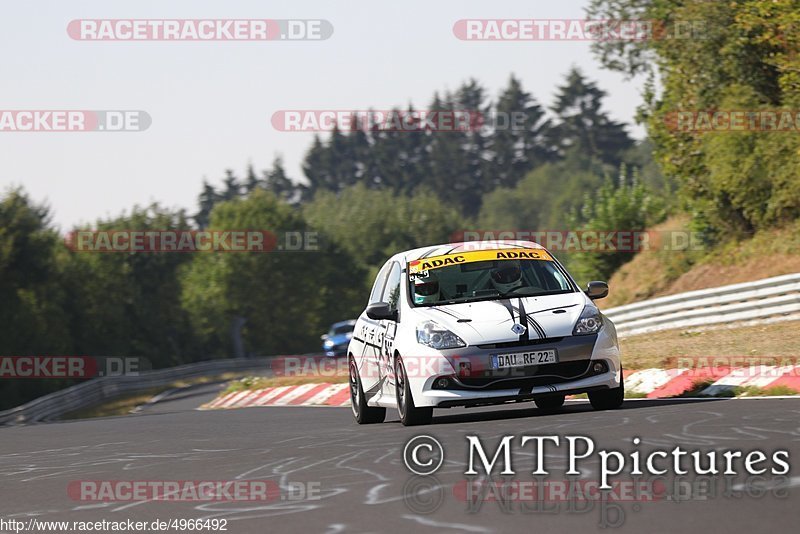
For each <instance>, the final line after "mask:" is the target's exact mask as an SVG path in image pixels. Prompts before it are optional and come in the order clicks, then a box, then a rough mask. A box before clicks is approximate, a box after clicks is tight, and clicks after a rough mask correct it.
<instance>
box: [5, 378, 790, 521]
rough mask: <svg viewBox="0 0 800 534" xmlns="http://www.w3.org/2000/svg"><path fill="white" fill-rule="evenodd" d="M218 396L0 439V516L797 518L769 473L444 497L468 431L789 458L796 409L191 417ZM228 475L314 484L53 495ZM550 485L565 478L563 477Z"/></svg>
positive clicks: (526, 472)
mask: <svg viewBox="0 0 800 534" xmlns="http://www.w3.org/2000/svg"><path fill="white" fill-rule="evenodd" d="M219 387H220V386H218V385H217V386H213V385H206V386H201V387H198V388H193V389H190V390H187V391H182V392H179V393H177V394H176V395H174V396H173V397H171V398H168V399H166V401H165V402H162V403H159V404H156V405H153V406H151V407H149V408H148V409H146V410H145V411H143V412H142V413H140V414H137V415H133V416H127V417H115V418H103V419H94V420H86V421H73V422H63V423H53V424H43V425H34V426H28V427H5V428H2V429H0V474H2V479H3V491H2V499H0V516H2V517H3V518H5V519H12V518H13V519H18V520H26V521H27V520H28V519H29V518H31V517H37V518H38V519H40V520H52V521H96V520H102V519H107V520H127V519H131V520H134V521H152V520H154V519H163V520H168V519H176V518H187V519H188V518H191V519H199V518H225V519H227V521H228V523H227V531H228V532H233V533H239V532H247V533H265V532H329V533H336V532H410V531H413V532H457V531H463V532H512V531H518V532H523V531H524V532H582V531H587V530H588V531H595V530H602V531H604V532H609V531H612V532H613V531H615V530H619V531H623V532H725V533H736V532H767V531H770V532H795V531H796V530H797V525H798V520H800V498H798V495H799V494H800V476H798V473H797V468H794V469H793V470H792V472H791V473H790V474H789V476H787V477H783V479H782V481H779V482H776V479H774V478H773V477H772V476H767V477H766V478H763V479H759V480H749V479H745V478H744V477H741V478H740V479H738V482H736V481H734V482H732V483H730V484H729V485H728V487H727V490H726V489H725V488H723V485H724V484H725V483H726V482H725V481H724V480H723V479H722V478H721V477H717V478H715V479H713V480H714V481H719V483H720V488H719V491H717V492H716V494H711V495H709V494H708V493H707V492H706V493H704V494H703V495H700V493H699V490H698V488H700V486H701V484H696V485H695V486H696V488H695V489H692V490H686V488H687V487H693V486H692V484H690V483H689V482H686V481H684V482H686V483H684V484H683V485H681V486H680V487H681V488H683V490H684V493H683V494H682V495H683V498H679V497H680V494H679V492H678V491H677V488H678V487H679V485H677V484H673V482H674V481H673V480H670V481H669V483H668V484H666V487H667V488H669V493H670V495H672V496H673V497H672V498H661V499H658V500H655V501H652V500H645V501H642V500H634V501H628V500H626V501H615V502H604V503H603V502H599V501H592V500H588V501H587V500H584V501H582V502H580V503H577V506H572V507H571V506H570V504H576V503H567V502H565V501H557V500H556V501H553V502H548V503H544V505H543V506H531V503H529V502H528V503H521V502H518V501H517V502H511V503H504V504H503V506H501V504H502V503H498V502H496V501H489V502H483V503H482V504H481V505H480V506H479V507H474V506H473V505H472V504H471V503H468V502H466V500H465V499H464V498H463V492H461V493H459V492H458V491H456V490H455V489H454V488H455V487H458V483H459V482H462V484H463V481H464V480H465V476H464V471H465V470H466V463H467V452H468V448H467V445H466V443H467V442H466V438H465V436H466V435H477V436H480V438H481V439H482V440H485V442H486V443H492V444H496V443H497V441H498V440H499V439H500V438H501V437H502V436H505V435H515V436H518V437H519V436H521V435H560V436H563V435H586V436H590V437H592V438H593V439H594V440H595V442H596V444H597V446H598V448H606V449H619V450H622V451H625V450H630V449H631V448H632V447H633V445H632V443H631V439H632V438H633V437H634V436H639V437H641V439H642V445H641V446H640V447H641V448H642V450H646V449H645V447H646V446H652V447H661V448H671V447H674V446H675V445H678V444H680V445H682V446H683V447H686V448H696V449H702V450H707V449H713V448H720V449H725V448H736V449H740V450H743V451H750V450H752V449H759V450H765V451H767V452H769V451H771V450H774V449H777V448H785V449H788V450H789V451H790V454H791V457H790V459H791V461H800V399H763V400H760V399H757V400H714V401H666V400H662V401H650V400H632V401H628V402H626V404H625V406H624V407H623V409H621V410H618V411H613V412H595V411H592V410H591V408H590V407H589V405H588V404H587V403H585V402H575V403H569V404H568V405H567V407H566V408H565V409H564V411H562V412H561V413H557V414H544V413H541V412H539V411H537V410H536V409H535V408H533V405H522V406H519V407H513V408H492V409H473V410H461V409H459V410H455V409H454V410H450V411H447V410H440V411H438V412H436V413H435V418H434V424H432V425H431V426H428V427H416V428H414V427H410V428H405V427H403V426H402V425H400V424H399V422H398V421H397V419H396V415H395V414H394V413H393V412H392V411H389V417H388V421H387V422H386V423H384V424H382V425H369V426H357V425H356V424H355V423H354V422H353V420H352V416H351V414H350V411H349V410H348V409H344V408H305V407H266V408H246V409H239V410H227V411H225V410H221V411H198V410H195V408H196V407H197V406H199V405H200V404H201V403H202V402H205V401H207V400H209V399H211V398H213V396H214V395H215V393H216V391H217V390H218V389H219ZM420 434H430V435H431V436H434V437H436V438H437V439H438V440H439V441H440V442H441V443H442V445H443V447H444V451H445V460H444V463H443V465H442V467H441V469H440V470H439V471H438V472H437V473H436V474H435V475H434V477H417V476H414V475H412V474H411V473H410V472H409V470H408V469H407V468H406V466H405V465H404V462H403V457H402V453H403V448H404V445H405V443H406V442H407V441H408V440H409V439H410V438H412V437H414V436H417V435H420ZM492 447H494V445H492ZM487 450H488V449H487ZM491 450H492V451H493V450H494V448H492V449H491ZM532 451H533V449H532V448H531V449H524V450H523V449H518V450H516V451H515V455H514V468H515V469H516V470H517V480H525V481H531V480H533V477H532V476H531V474H530V473H531V470H532V469H533V466H534V457H533V453H532ZM550 460H552V461H550ZM563 460H564V459H563V458H562V457H557V458H552V459H548V461H549V464H548V465H549V466H555V467H556V468H558V466H559V462H561V464H563ZM558 469H561V468H558ZM558 469H553V470H551V471H554V470H558ZM589 476H591V474H589ZM628 477H629V478H628V480H630V475H628ZM241 479H264V480H272V481H275V482H276V483H278V484H280V486H281V488H284V489H286V488H289V487H293V488H316V490H314V491H315V492H316V494H315V495H314V496H313V498H310V499H305V498H302V497H300V496H298V494H297V492H295V494H294V495H288V494H286V493H284V494H282V497H281V498H280V499H276V500H274V501H271V502H263V501H262V502H164V501H134V502H100V503H96V502H95V503H92V502H82V501H79V500H73V498H71V497H70V496H69V495H68V492H67V487H68V484H69V482H70V481H75V480H151V481H152V480H241ZM548 479H552V480H564V477H563V469H562V471H561V473H559V474H555V473H553V472H551V475H550V477H549V478H548ZM688 480H689V478H687V481H688ZM301 483H303V484H305V485H303V484H301ZM462 487H463V486H462ZM696 490H697V491H696ZM303 491H309V490H303ZM687 492H688V493H687ZM458 495H462V497H459V496H458ZM691 495H694V497H693V498H689V497H691ZM538 504H542V503H538Z"/></svg>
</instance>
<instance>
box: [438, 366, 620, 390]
mask: <svg viewBox="0 0 800 534" xmlns="http://www.w3.org/2000/svg"><path fill="white" fill-rule="evenodd" d="M591 363H592V361H591V360H588V359H587V360H573V361H568V362H561V363H553V364H549V365H538V366H537V365H534V366H528V367H516V368H512V369H508V370H504V371H494V370H493V371H485V372H483V373H480V374H479V375H477V376H476V375H473V376H463V375H460V376H459V377H458V380H459V382H460V383H461V384H451V385H450V386H448V388H447V389H482V390H495V389H515V388H519V389H521V390H524V389H530V388H533V387H536V386H546V385H548V384H561V383H563V382H569V381H571V380H577V379H579V378H585V377H587V376H592V375H594V374H598V373H595V372H594V371H593V370H592V369H591V367H590V364H591ZM602 372H605V371H602ZM518 374H523V375H524V376H516V375H518Z"/></svg>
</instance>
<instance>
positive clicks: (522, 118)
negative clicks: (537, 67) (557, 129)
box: [488, 75, 554, 189]
mask: <svg viewBox="0 0 800 534" xmlns="http://www.w3.org/2000/svg"><path fill="white" fill-rule="evenodd" d="M495 112H496V120H495V127H494V128H493V131H492V134H491V138H490V143H491V144H490V148H491V153H492V162H491V166H490V169H489V171H488V177H489V181H490V183H491V188H492V189H494V188H495V187H513V186H515V185H516V184H517V182H518V181H519V180H520V179H521V178H522V177H523V176H525V174H527V173H528V171H530V170H531V169H533V168H534V167H537V166H539V165H542V164H543V163H546V162H548V161H550V160H552V159H553V157H554V151H553V149H552V148H551V147H550V146H549V139H548V131H549V129H550V128H551V124H550V121H549V120H547V119H546V118H545V111H544V109H542V107H541V106H540V105H539V104H538V103H537V102H536V100H535V99H534V98H533V97H532V96H531V94H530V93H528V92H526V91H524V90H523V88H522V84H521V83H520V81H519V80H518V79H517V78H516V77H515V76H513V75H512V76H511V79H510V80H509V83H508V87H507V88H506V89H505V90H504V91H503V92H502V93H501V95H500V98H499V99H498V101H497V105H496V106H495Z"/></svg>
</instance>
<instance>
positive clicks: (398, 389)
mask: <svg viewBox="0 0 800 534" xmlns="http://www.w3.org/2000/svg"><path fill="white" fill-rule="evenodd" d="M394 374H395V383H394V387H395V398H396V399H397V411H398V413H399V414H400V422H401V423H403V425H404V426H413V425H427V424H429V423H430V422H431V419H433V408H417V407H416V406H415V405H414V397H413V396H412V395H411V387H410V386H409V384H408V374H406V368H405V366H404V365H403V359H402V358H401V357H400V356H398V357H397V358H395V360H394Z"/></svg>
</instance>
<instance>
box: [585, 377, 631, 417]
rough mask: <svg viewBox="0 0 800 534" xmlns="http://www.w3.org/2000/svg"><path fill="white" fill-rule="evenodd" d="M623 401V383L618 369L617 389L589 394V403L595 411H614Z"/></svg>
mask: <svg viewBox="0 0 800 534" xmlns="http://www.w3.org/2000/svg"><path fill="white" fill-rule="evenodd" d="M624 400H625V381H624V380H623V378H622V370H621V369H620V378H619V387H617V388H612V389H601V390H600V391H590V392H589V402H590V403H591V405H592V408H594V409H595V410H616V409H617V408H619V407H620V406H622V401H624Z"/></svg>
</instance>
